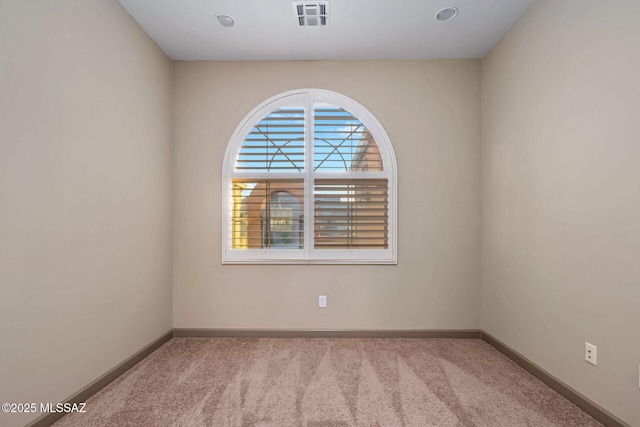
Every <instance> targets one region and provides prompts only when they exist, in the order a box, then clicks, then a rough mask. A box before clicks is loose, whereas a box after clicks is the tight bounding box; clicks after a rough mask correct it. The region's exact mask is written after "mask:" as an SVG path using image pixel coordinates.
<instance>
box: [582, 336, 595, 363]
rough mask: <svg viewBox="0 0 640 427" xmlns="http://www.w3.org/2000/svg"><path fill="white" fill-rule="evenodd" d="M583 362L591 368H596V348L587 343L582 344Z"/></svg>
mask: <svg viewBox="0 0 640 427" xmlns="http://www.w3.org/2000/svg"><path fill="white" fill-rule="evenodd" d="M584 360H586V361H587V362H589V363H591V364H592V365H593V366H598V347H596V346H595V345H593V344H589V343H588V342H585V343H584Z"/></svg>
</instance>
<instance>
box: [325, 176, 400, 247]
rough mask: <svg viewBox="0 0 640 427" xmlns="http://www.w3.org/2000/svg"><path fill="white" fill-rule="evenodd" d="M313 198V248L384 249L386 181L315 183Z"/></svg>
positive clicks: (385, 234) (386, 233)
mask: <svg viewBox="0 0 640 427" xmlns="http://www.w3.org/2000/svg"><path fill="white" fill-rule="evenodd" d="M313 194H314V196H313V197H314V247H315V248H324V249H328V248H342V249H355V248H360V249H364V248H382V249H386V248H387V247H388V233H389V216H388V210H389V197H388V196H389V194H388V186H387V180H386V179H357V180H340V179H319V180H316V181H315V184H314V189H313Z"/></svg>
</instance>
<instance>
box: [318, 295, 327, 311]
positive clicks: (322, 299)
mask: <svg viewBox="0 0 640 427" xmlns="http://www.w3.org/2000/svg"><path fill="white" fill-rule="evenodd" d="M318 307H320V308H325V307H327V296H326V295H320V296H319V297H318Z"/></svg>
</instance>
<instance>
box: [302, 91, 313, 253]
mask: <svg viewBox="0 0 640 427" xmlns="http://www.w3.org/2000/svg"><path fill="white" fill-rule="evenodd" d="M313 103H314V100H313V96H312V95H311V94H308V95H307V98H306V105H305V126H304V146H305V153H304V159H305V164H304V170H305V174H304V176H305V177H304V218H305V219H304V253H305V258H306V259H311V258H312V251H313V244H314V243H313V215H314V213H313V126H314V123H313V108H314V107H313Z"/></svg>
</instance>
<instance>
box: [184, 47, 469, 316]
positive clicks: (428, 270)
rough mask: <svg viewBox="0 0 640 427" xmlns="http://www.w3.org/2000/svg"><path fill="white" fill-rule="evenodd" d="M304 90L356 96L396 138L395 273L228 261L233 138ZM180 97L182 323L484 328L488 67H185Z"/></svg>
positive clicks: (360, 64) (409, 64) (300, 64)
mask: <svg viewBox="0 0 640 427" xmlns="http://www.w3.org/2000/svg"><path fill="white" fill-rule="evenodd" d="M306 87H313V88H320V89H327V90H332V91H336V92H340V93H342V94H344V95H346V96H349V97H351V98H353V99H355V100H356V101H358V102H360V103H361V104H363V105H364V106H365V107H367V108H368V109H369V110H370V111H371V112H372V113H373V114H374V115H375V116H376V118H377V119H378V120H379V121H380V122H381V123H382V125H383V126H384V127H385V129H386V131H387V133H388V134H389V137H390V138H391V142H392V144H393V146H394V149H395V153H396V157H397V161H398V169H399V209H398V210H399V230H398V233H399V237H398V246H399V251H398V253H399V255H398V259H399V262H398V265H397V266H388V265H387V266H344V265H343V266H329V265H324V266H304V265H303V266H301V265H297V266H286V265H271V266H255V265H254V266H238V265H224V266H223V265H221V246H222V245H221V229H222V224H221V218H220V217H221V212H222V208H221V194H220V192H221V168H222V161H223V157H224V154H225V149H226V147H227V144H228V142H229V139H230V137H231V135H232V133H233V132H234V130H235V128H236V126H237V125H238V124H239V123H240V121H241V120H242V119H243V118H244V117H245V115H247V114H248V113H249V112H250V111H251V110H252V109H253V108H254V107H256V106H257V105H258V104H260V103H261V102H263V101H264V100H266V99H268V98H270V97H271V96H273V95H276V94H278V93H281V92H285V91H288V90H292V89H298V88H306ZM174 96H175V104H174V106H175V107H174V108H175V113H174V114H175V115H174V134H175V152H174V165H173V166H174V199H173V213H174V222H173V230H174V246H173V251H174V274H173V284H174V290H173V292H174V299H173V304H174V326H175V327H178V328H287V329H289V328H291V329H299V328H331V329H350V328H354V329H378V328H379V329H382V328H477V327H478V326H479V311H480V308H479V304H478V300H479V292H480V291H479V252H478V251H479V176H480V171H479V126H480V123H479V120H480V119H479V105H480V99H479V61H478V60H463V61H449V60H442V61H371V62H238V63H215V62H178V63H176V65H175V93H174ZM320 294H326V295H328V308H326V309H319V308H318V295H320Z"/></svg>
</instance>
